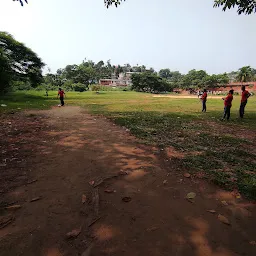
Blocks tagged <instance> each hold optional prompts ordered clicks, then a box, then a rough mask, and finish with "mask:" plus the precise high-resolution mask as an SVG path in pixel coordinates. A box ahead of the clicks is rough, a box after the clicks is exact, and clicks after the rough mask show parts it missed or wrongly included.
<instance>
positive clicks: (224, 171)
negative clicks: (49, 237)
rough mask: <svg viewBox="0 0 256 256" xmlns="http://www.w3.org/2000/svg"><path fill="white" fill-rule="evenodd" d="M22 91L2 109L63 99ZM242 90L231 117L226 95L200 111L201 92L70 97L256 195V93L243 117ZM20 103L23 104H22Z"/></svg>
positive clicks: (182, 162) (184, 164)
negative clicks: (225, 109)
mask: <svg viewBox="0 0 256 256" xmlns="http://www.w3.org/2000/svg"><path fill="white" fill-rule="evenodd" d="M43 94H44V92H27V93H24V92H20V93H14V94H11V95H8V96H5V97H3V98H0V105H1V104H6V105H7V107H0V112H2V113H3V112H6V113H8V112H11V111H21V110H24V109H30V108H35V109H46V108H49V107H50V106H52V105H57V104H58V103H59V102H58V101H57V99H56V92H50V93H49V97H48V98H47V97H45V96H44V95H43ZM239 100H240V96H235V97H234V102H233V107H232V110H231V120H230V121H229V122H221V121H220V120H219V119H220V118H221V116H222V112H223V101H222V100H221V99H219V98H213V99H209V100H208V104H207V107H208V112H207V113H201V103H200V101H199V100H198V99H197V98H191V99H184V98H181V97H179V96H177V98H164V97H163V98H159V97H153V95H151V94H144V93H136V92H101V93H100V94H96V93H95V92H84V93H74V92H70V93H68V94H67V99H66V103H67V104H70V105H80V106H82V107H84V108H86V109H87V110H89V111H90V113H92V114H97V115H103V116H106V117H108V118H110V119H112V120H113V121H114V122H115V123H117V124H119V125H121V126H125V127H126V128H128V129H129V130H130V131H131V133H132V134H134V135H135V136H137V137H138V138H139V139H141V140H142V141H143V142H144V143H150V144H155V145H157V146H159V147H162V148H165V147H171V148H172V149H173V150H176V151H177V152H179V153H180V155H181V157H176V158H173V159H172V163H175V165H176V166H177V169H178V170H179V169H180V170H182V171H184V169H185V170H187V171H189V172H190V173H195V174H198V173H199V174H200V175H203V176H205V177H206V178H208V179H210V180H212V181H213V182H215V183H217V184H219V185H220V186H222V187H225V188H226V189H238V190H239V191H240V192H241V193H243V194H244V195H246V196H247V197H249V198H253V199H256V135H255V134H256V111H255V110H256V97H255V96H254V97H251V98H250V99H249V103H248V105H247V107H246V116H245V119H244V120H240V119H239V118H238V109H239ZM18 108H20V109H18Z"/></svg>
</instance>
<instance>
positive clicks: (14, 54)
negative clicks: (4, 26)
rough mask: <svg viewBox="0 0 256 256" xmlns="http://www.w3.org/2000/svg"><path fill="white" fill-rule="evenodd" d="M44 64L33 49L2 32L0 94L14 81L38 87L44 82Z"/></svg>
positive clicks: (0, 42)
mask: <svg viewBox="0 0 256 256" xmlns="http://www.w3.org/2000/svg"><path fill="white" fill-rule="evenodd" d="M43 66H44V63H43V62H42V61H41V59H40V58H39V57H38V56H37V55H36V53H34V52H33V51H32V50H31V49H29V48H27V47H26V46H25V45H24V44H22V43H20V42H18V41H16V40H15V39H14V38H13V37H12V36H11V35H10V34H8V33H6V32H0V92H3V91H5V90H7V89H8V87H10V86H11V85H12V82H14V81H29V82H30V84H31V86H32V87H36V86H37V85H38V83H40V82H41V81H42V68H43Z"/></svg>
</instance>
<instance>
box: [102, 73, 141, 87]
mask: <svg viewBox="0 0 256 256" xmlns="http://www.w3.org/2000/svg"><path fill="white" fill-rule="evenodd" d="M137 73H139V72H126V73H120V74H119V76H118V78H116V76H115V75H114V74H113V75H112V78H111V79H100V80H99V84H100V85H104V86H113V87H114V86H129V85H131V84H132V78H131V77H132V75H133V74H137Z"/></svg>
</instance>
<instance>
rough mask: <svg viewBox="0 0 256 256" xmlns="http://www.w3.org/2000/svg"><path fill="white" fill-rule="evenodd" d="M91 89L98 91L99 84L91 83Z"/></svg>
mask: <svg viewBox="0 0 256 256" xmlns="http://www.w3.org/2000/svg"><path fill="white" fill-rule="evenodd" d="M91 90H92V91H93V92H98V91H100V85H92V86H91Z"/></svg>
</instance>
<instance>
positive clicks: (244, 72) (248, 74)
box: [237, 66, 253, 82]
mask: <svg viewBox="0 0 256 256" xmlns="http://www.w3.org/2000/svg"><path fill="white" fill-rule="evenodd" d="M252 78H253V73H252V68H251V67H250V66H245V67H242V68H240V69H239V71H238V75H237V81H239V82H249V81H250V80H251V79H252Z"/></svg>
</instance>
